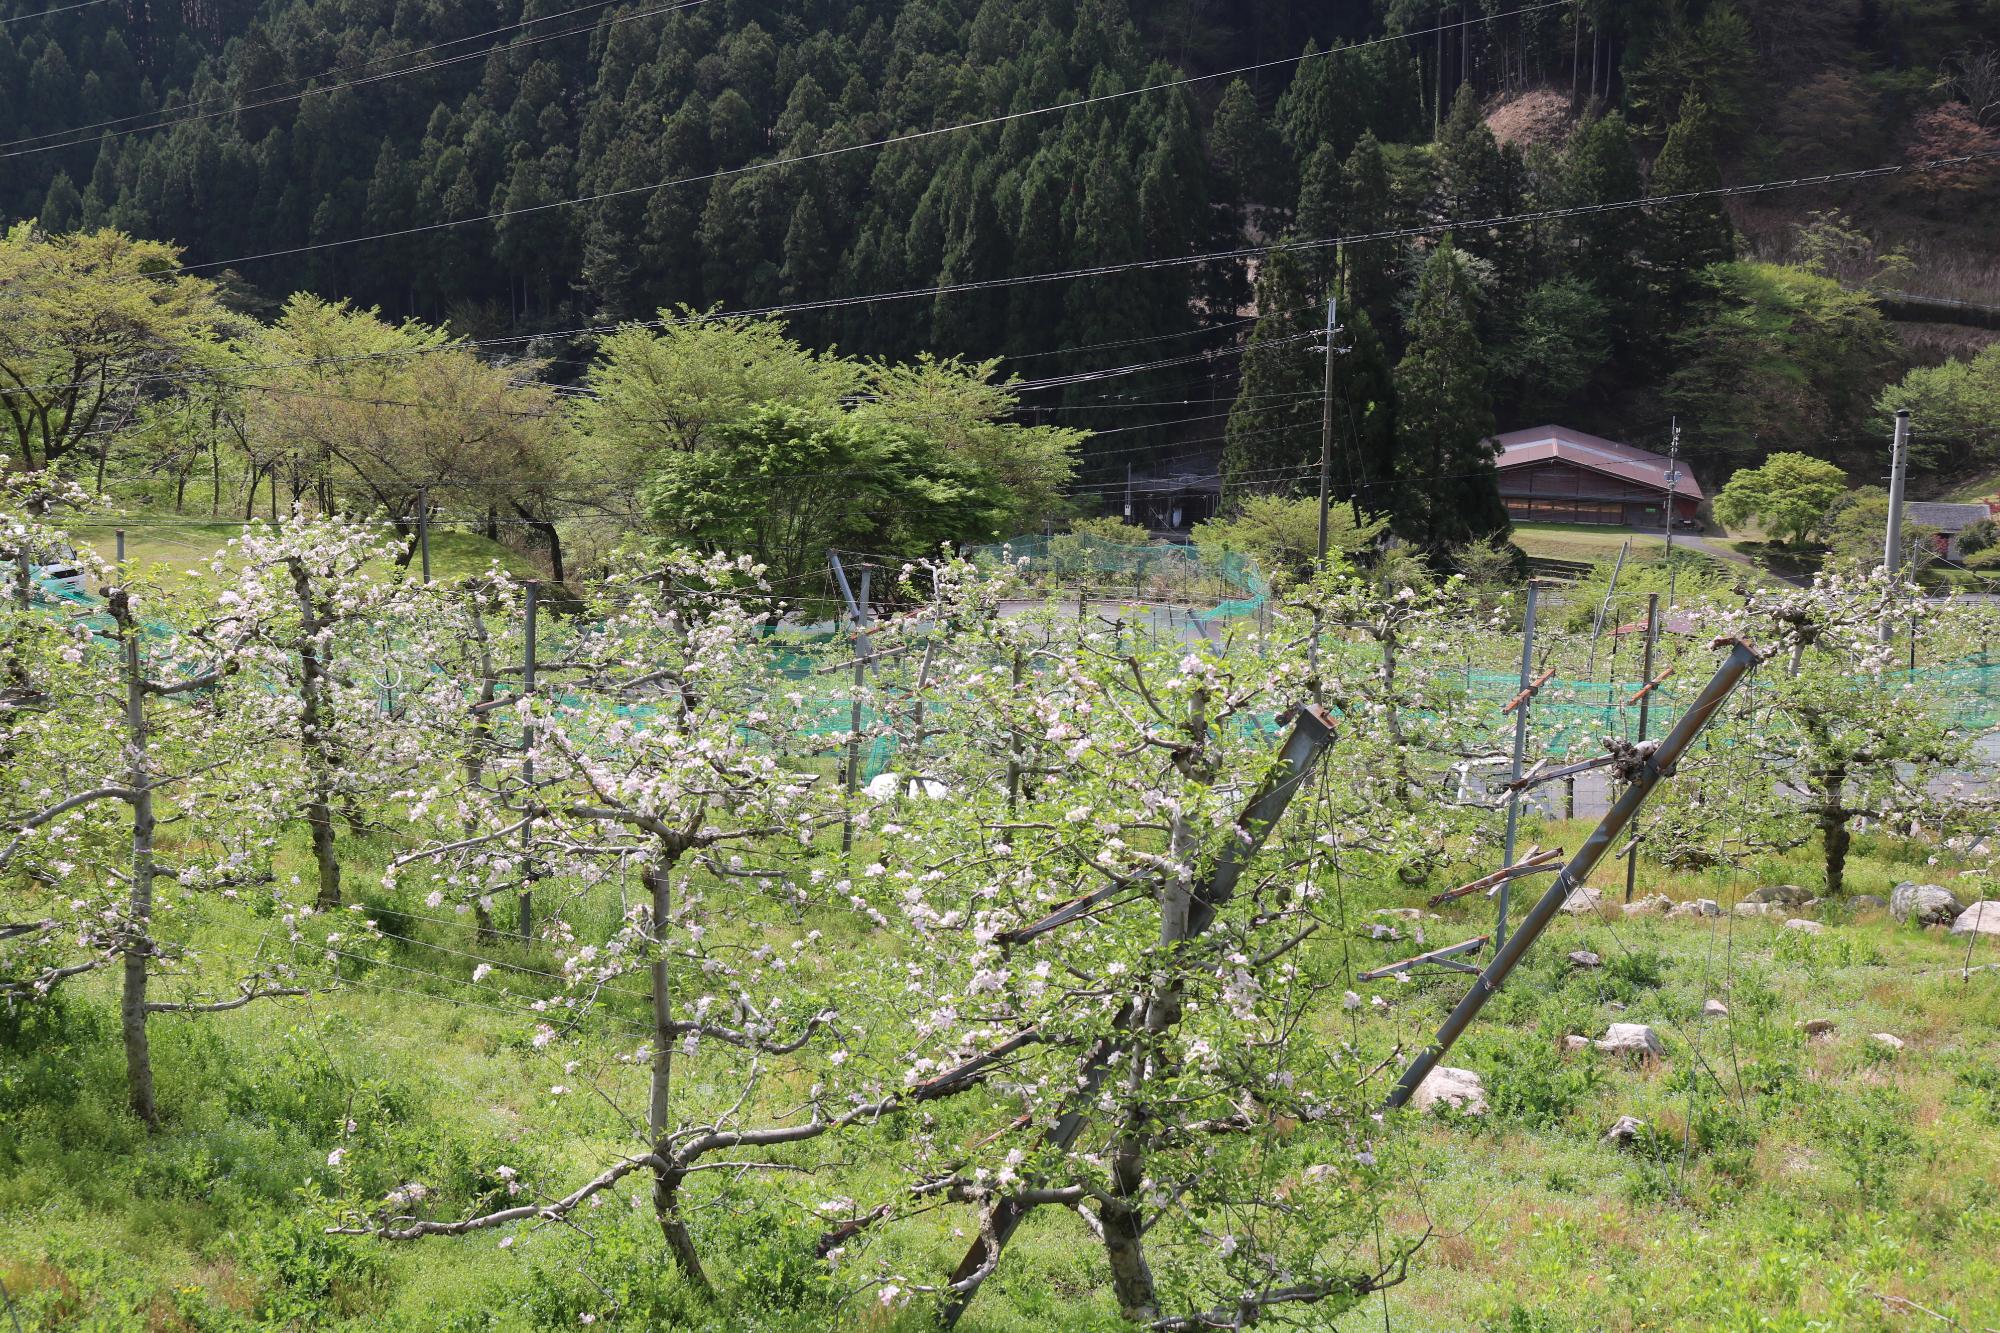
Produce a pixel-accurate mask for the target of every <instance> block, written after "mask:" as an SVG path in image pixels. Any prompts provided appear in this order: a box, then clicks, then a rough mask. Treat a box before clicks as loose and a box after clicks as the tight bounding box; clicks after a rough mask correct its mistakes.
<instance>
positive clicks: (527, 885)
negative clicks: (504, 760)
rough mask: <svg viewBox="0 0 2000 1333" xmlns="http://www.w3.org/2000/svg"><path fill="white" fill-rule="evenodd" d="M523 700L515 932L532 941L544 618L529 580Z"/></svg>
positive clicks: (524, 590)
mask: <svg viewBox="0 0 2000 1333" xmlns="http://www.w3.org/2000/svg"><path fill="white" fill-rule="evenodd" d="M521 591H522V602H521V622H522V631H521V633H522V637H521V697H522V698H524V699H527V700H529V704H528V713H527V717H528V722H527V732H526V734H524V735H523V736H522V737H521V744H522V745H523V746H525V747H527V750H528V753H527V755H526V756H525V757H524V758H523V759H522V761H521V777H522V779H523V781H525V782H526V783H527V794H528V810H529V814H528V819H527V822H526V823H524V824H523V825H522V826H521V891H520V894H519V895H518V899H517V907H518V908H519V916H518V920H517V924H516V930H517V931H518V933H519V934H520V936H521V938H522V939H523V940H524V941H525V940H530V939H533V938H534V935H535V889H534V883H535V880H536V879H538V878H540V877H539V876H538V875H537V874H536V873H535V818H534V813H533V812H534V808H535V758H534V725H535V724H534V703H533V699H534V694H535V630H536V622H537V621H538V620H539V619H540V618H541V593H542V585H541V584H540V582H538V581H536V580H533V579H530V580H529V581H528V582H526V583H524V584H523V585H521Z"/></svg>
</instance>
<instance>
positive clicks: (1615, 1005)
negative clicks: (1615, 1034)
mask: <svg viewBox="0 0 2000 1333" xmlns="http://www.w3.org/2000/svg"><path fill="white" fill-rule="evenodd" d="M1604 1007H1605V1008H1606V1009H1609V1010H1611V1011H1612V1012H1613V1013H1619V1014H1622V1013H1624V1012H1625V1001H1623V1000H1606V1001H1605V1002H1604Z"/></svg>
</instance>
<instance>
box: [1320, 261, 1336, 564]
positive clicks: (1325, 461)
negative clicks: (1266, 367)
mask: <svg viewBox="0 0 2000 1333" xmlns="http://www.w3.org/2000/svg"><path fill="white" fill-rule="evenodd" d="M1334 304H1335V298H1334V296H1333V295H1332V294H1331V293H1329V294H1328V295H1327V298H1326V388H1325V392H1324V393H1323V394H1322V396H1321V399H1320V407H1319V565H1318V567H1319V568H1322V569H1324V568H1325V567H1326V543H1327V521H1328V514H1327V507H1328V505H1329V504H1330V503H1331V502H1332V496H1333V319H1334Z"/></svg>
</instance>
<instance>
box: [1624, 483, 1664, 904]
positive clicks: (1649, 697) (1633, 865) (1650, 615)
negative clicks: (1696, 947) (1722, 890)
mask: <svg viewBox="0 0 2000 1333" xmlns="http://www.w3.org/2000/svg"><path fill="white" fill-rule="evenodd" d="M1670 521H1671V520H1670ZM1659 631H1660V594H1658V593H1656V592H1649V593H1647V594H1646V656H1645V664H1644V665H1643V666H1641V667H1640V668H1639V688H1640V689H1641V690H1642V691H1644V693H1642V694H1641V695H1640V696H1639V739H1640V740H1642V741H1643V740H1645V739H1646V717H1647V714H1648V713H1650V712H1651V711H1652V707H1653V691H1652V689H1651V688H1650V687H1651V685H1652V683H1653V642H1654V639H1655V636H1657V635H1658V634H1659ZM1638 880H1639V840H1638V839H1637V838H1634V839H1632V850H1630V851H1628V852H1626V853H1625V901H1626V902H1628V903H1629V902H1631V901H1632V890H1633V888H1634V886H1635V885H1637V883H1638Z"/></svg>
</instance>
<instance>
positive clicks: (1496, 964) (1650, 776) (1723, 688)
mask: <svg viewBox="0 0 2000 1333" xmlns="http://www.w3.org/2000/svg"><path fill="white" fill-rule="evenodd" d="M1756 664H1757V653H1756V650H1755V649H1753V648H1751V647H1750V645H1749V644H1747V643H1744V642H1743V641H1742V640H1740V639H1738V640H1735V641H1734V646H1733V647H1732V648H1731V649H1730V652H1729V656H1728V658H1727V659H1726V660H1725V661H1724V662H1723V663H1722V665H1721V666H1720V667H1719V668H1717V669H1716V672H1715V675H1714V677H1713V678H1711V679H1710V680H1709V682H1708V684H1707V685H1705V686H1703V687H1702V691H1701V693H1700V694H1699V695H1697V696H1695V700H1694V702H1693V703H1692V704H1691V705H1689V707H1688V710H1687V712H1686V713H1685V714H1684V715H1682V717H1681V720H1680V721H1679V722H1678V723H1676V724H1675V725H1674V729H1673V730H1672V731H1670V732H1668V733H1667V736H1666V739H1665V740H1663V741H1661V742H1660V747H1659V749H1657V750H1655V751H1654V752H1653V753H1652V754H1651V755H1649V756H1648V757H1647V759H1646V761H1645V763H1644V764H1643V765H1642V766H1641V767H1640V769H1639V773H1638V775H1637V776H1636V777H1634V778H1633V779H1632V781H1631V783H1630V784H1629V785H1628V786H1627V787H1626V788H1625V792H1624V794H1623V795H1621V796H1620V797H1619V798H1618V801H1617V803H1616V804H1615V805H1613V806H1612V807H1611V809H1610V810H1609V811H1607V812H1606V813H1605V816H1604V819H1603V821H1602V822H1601V823H1599V824H1598V826H1597V827H1596V828H1595V829H1593V830H1591V834H1590V837H1589V838H1588V839H1586V840H1585V841H1584V844H1583V846H1581V847H1579V848H1577V852H1576V855H1575V856H1573V857H1571V858H1570V862H1569V864H1568V865H1566V866H1564V867H1563V870H1562V873H1561V874H1560V875H1557V876H1556V879H1555V883H1553V884H1551V885H1549V889H1548V892H1547V893H1544V894H1543V895H1542V896H1541V899H1540V901H1538V902H1537V903H1536V904H1535V905H1534V906H1533V907H1531V908H1529V909H1528V914H1527V915H1526V916H1524V917H1522V918H1521V924H1520V926H1519V927H1518V928H1517V929H1516V930H1515V931H1514V933H1513V934H1512V935H1510V936H1508V937H1507V942H1506V943H1505V944H1503V945H1501V946H1500V947H1499V949H1497V950H1496V951H1495V952H1494V954H1493V961H1492V962H1490V963H1488V964H1487V965H1486V970H1485V971H1484V972H1481V973H1480V974H1479V979H1478V980H1477V981H1474V982H1473V983H1472V989H1471V990H1470V991H1467V992H1466V995H1465V998H1464V999H1462V1000H1460V1001H1459V1002H1458V1007H1457V1008H1455V1009H1453V1010H1452V1011H1451V1015H1450V1017H1448V1018H1446V1019H1445V1020H1444V1024H1443V1025H1442V1026H1441V1027H1439V1028H1438V1031H1437V1038H1436V1040H1434V1041H1432V1042H1431V1044H1430V1045H1429V1046H1427V1047H1425V1048H1424V1049H1423V1050H1422V1051H1419V1052H1418V1053H1417V1057H1416V1059H1414V1060H1412V1061H1410V1064H1409V1067H1408V1068H1407V1069H1405V1070H1404V1071H1403V1076H1402V1077H1401V1078H1399V1079H1397V1080H1396V1086H1395V1087H1394V1088H1392V1089H1390V1091H1389V1100H1388V1109H1390V1110H1394V1109H1396V1108H1397V1107H1399V1106H1402V1105H1403V1104H1404V1103H1406V1102H1408V1101H1409V1100H1410V1094H1411V1093H1413V1092H1415V1091H1416V1090H1417V1085H1418V1084H1420V1083H1422V1082H1423V1081H1424V1079H1425V1078H1426V1077H1427V1076H1428V1075H1429V1074H1430V1072H1431V1070H1433V1069H1435V1068H1437V1064H1438V1061H1440V1060H1442V1059H1443V1058H1444V1055H1445V1052H1446V1051H1449V1050H1450V1049H1451V1047H1452V1043H1453V1042H1455V1041H1457V1040H1458V1039H1459V1037H1460V1035H1462V1034H1463V1033H1464V1031H1465V1030H1466V1029H1467V1028H1468V1027H1470V1026H1472V1020H1473V1019H1475V1018H1477V1017H1479V1011H1480V1010H1481V1009H1483V1008H1485V1007H1486V1002H1487V1000H1489V999H1491V998H1492V997H1493V994H1494V992H1496V991H1498V990H1499V989H1500V987H1501V986H1502V985H1504V984H1505V983H1506V981H1507V976H1508V974H1509V973H1511V972H1512V971H1513V970H1514V966H1515V964H1517V963H1519V962H1520V961H1521V956H1522V955H1523V954H1525V953H1527V952H1528V950H1529V949H1530V948H1532V947H1534V943H1535V941H1536V940H1538V939H1540V938H1541V934H1542V931H1544V930H1545V929H1547V928H1548V924H1549V922H1550V921H1552V920H1554V919H1555V915H1556V912H1557V911H1558V910H1560V909H1561V907H1562V905H1563V903H1564V902H1566V901H1567V900H1568V898H1569V896H1570V894H1571V893H1573V892H1574V891H1575V890H1577V889H1578V888H1581V887H1582V886H1583V882H1584V881H1585V880H1587V879H1589V878H1590V872H1591V871H1592V870H1595V869H1596V868H1597V863H1598V861H1600V860H1601V859H1603V856H1604V853H1605V851H1606V849H1608V848H1609V847H1610V846H1611V844H1612V843H1613V842H1614V841H1615V840H1616V839H1617V837H1618V835H1619V833H1620V832H1621V831H1622V830H1623V829H1624V828H1625V826H1626V825H1627V824H1630V823H1631V822H1632V817H1633V816H1634V815H1636V814H1637V813H1638V812H1639V808H1640V807H1641V806H1643V805H1644V804H1645V803H1646V798H1647V797H1649V796H1651V795H1652V794H1653V788H1654V787H1656V786H1658V785H1659V782H1660V779H1661V778H1662V777H1665V776H1666V775H1667V774H1669V773H1671V772H1673V770H1674V765H1675V764H1676V763H1678V762H1679V761H1680V757H1681V756H1682V755H1683V754H1685V753H1687V748H1688V746H1690V745H1692V744H1693V743H1694V738H1695V737H1696V736H1698V735H1700V734H1701V730H1702V728H1703V727H1705V726H1707V725H1708V721H1709V719H1710V718H1711V717H1713V716H1715V713H1716V710H1718V709H1719V708H1721V707H1722V703H1723V700H1725V699H1727V698H1728V697H1729V694H1730V691H1732V690H1734V689H1735V688H1736V686H1737V684H1738V683H1739V682H1740V681H1741V680H1742V679H1743V677H1744V676H1745V675H1746V674H1748V672H1749V671H1750V668H1751V667H1753V666H1755V665H1756Z"/></svg>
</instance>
